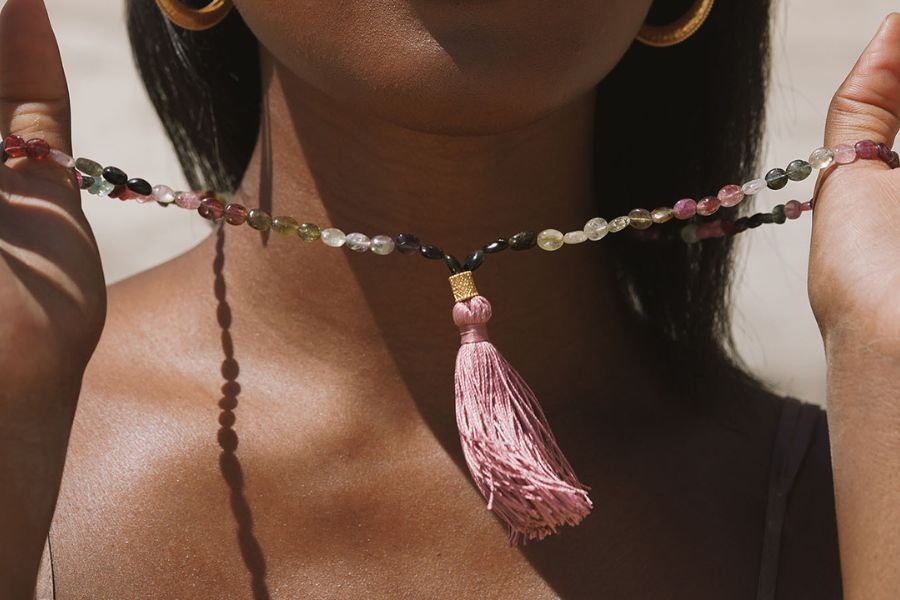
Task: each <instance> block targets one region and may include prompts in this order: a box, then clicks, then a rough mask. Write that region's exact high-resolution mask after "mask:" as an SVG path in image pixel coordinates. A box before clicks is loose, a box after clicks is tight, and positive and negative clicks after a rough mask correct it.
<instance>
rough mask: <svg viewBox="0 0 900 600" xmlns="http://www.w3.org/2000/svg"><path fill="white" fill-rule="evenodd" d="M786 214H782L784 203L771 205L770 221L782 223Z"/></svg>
mask: <svg viewBox="0 0 900 600" xmlns="http://www.w3.org/2000/svg"><path fill="white" fill-rule="evenodd" d="M786 219H787V216H786V215H785V214H784V204H777V205H775V206H773V207H772V221H773V222H774V223H778V224H779V225H780V224H781V223H784V222H785V220H786Z"/></svg>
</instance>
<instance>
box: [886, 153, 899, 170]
mask: <svg viewBox="0 0 900 600" xmlns="http://www.w3.org/2000/svg"><path fill="white" fill-rule="evenodd" d="M888 166H889V167H890V168H892V169H897V168H900V154H897V151H896V150H894V151H893V152H891V160H890V162H889V163H888Z"/></svg>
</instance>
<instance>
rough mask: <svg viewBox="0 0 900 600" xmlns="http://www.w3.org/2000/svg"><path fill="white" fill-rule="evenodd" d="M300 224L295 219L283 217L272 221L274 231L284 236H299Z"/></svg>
mask: <svg viewBox="0 0 900 600" xmlns="http://www.w3.org/2000/svg"><path fill="white" fill-rule="evenodd" d="M299 226H300V223H298V222H297V219H295V218H294V217H288V216H285V215H281V216H278V217H275V218H273V219H272V231H274V232H275V233H281V234H283V235H297V228H298V227H299Z"/></svg>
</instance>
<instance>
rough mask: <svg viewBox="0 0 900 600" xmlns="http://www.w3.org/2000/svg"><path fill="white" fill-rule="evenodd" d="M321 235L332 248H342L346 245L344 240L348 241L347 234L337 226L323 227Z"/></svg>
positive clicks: (324, 242) (324, 241)
mask: <svg viewBox="0 0 900 600" xmlns="http://www.w3.org/2000/svg"><path fill="white" fill-rule="evenodd" d="M273 225H274V223H273ZM320 237H321V239H322V243H323V244H325V245H326V246H331V247H332V248H340V247H341V246H343V245H344V242H346V241H347V236H346V235H345V234H344V232H343V231H341V230H340V229H338V228H336V227H329V228H327V229H323V230H322V231H321V235H320Z"/></svg>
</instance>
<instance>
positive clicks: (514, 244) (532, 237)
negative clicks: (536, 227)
mask: <svg viewBox="0 0 900 600" xmlns="http://www.w3.org/2000/svg"><path fill="white" fill-rule="evenodd" d="M535 244H537V234H536V233H535V232H533V231H520V232H519V233H517V234H515V235H514V236H512V237H511V238H509V247H510V248H512V249H513V250H528V249H529V248H534V246H535Z"/></svg>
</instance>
